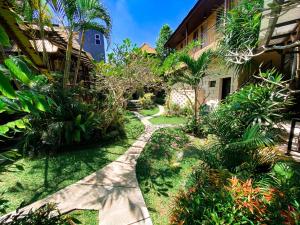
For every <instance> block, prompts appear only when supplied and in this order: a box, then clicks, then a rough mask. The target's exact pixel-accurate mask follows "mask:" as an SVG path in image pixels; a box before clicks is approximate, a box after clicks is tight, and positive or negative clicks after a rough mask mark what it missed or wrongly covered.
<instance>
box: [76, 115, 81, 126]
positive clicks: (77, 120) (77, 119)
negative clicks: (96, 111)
mask: <svg viewBox="0 0 300 225" xmlns="http://www.w3.org/2000/svg"><path fill="white" fill-rule="evenodd" d="M80 123H81V114H79V115H78V116H77V117H76V119H75V124H76V125H77V126H79V125H80Z"/></svg>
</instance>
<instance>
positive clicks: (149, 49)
mask: <svg viewBox="0 0 300 225" xmlns="http://www.w3.org/2000/svg"><path fill="white" fill-rule="evenodd" d="M140 49H141V50H142V51H143V52H146V53H148V54H155V55H156V54H157V52H156V50H155V49H154V48H152V47H151V46H150V45H149V44H147V43H144V44H143V45H142V46H141V47H140Z"/></svg>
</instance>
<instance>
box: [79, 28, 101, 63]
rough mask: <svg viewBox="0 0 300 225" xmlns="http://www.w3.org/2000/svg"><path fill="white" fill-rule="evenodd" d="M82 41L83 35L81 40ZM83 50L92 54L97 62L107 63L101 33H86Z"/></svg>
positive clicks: (94, 31)
mask: <svg viewBox="0 0 300 225" xmlns="http://www.w3.org/2000/svg"><path fill="white" fill-rule="evenodd" d="M80 39H81V33H80V34H79V39H78V40H80ZM83 49H84V51H85V52H88V53H90V54H91V56H92V57H93V59H94V60H95V61H96V62H100V61H102V60H104V61H105V42H104V36H103V34H102V33H101V32H99V31H96V30H87V31H85V39H84V45H83Z"/></svg>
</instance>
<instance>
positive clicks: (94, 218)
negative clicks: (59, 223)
mask: <svg viewBox="0 0 300 225" xmlns="http://www.w3.org/2000/svg"><path fill="white" fill-rule="evenodd" d="M68 215H69V216H71V217H73V218H76V220H78V221H80V223H76V225H77V224H78V225H79V224H83V225H98V224H99V219H98V216H99V212H98V211H94V210H75V211H72V212H70V213H68Z"/></svg>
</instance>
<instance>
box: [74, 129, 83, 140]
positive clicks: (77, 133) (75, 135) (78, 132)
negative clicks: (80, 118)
mask: <svg viewBox="0 0 300 225" xmlns="http://www.w3.org/2000/svg"><path fill="white" fill-rule="evenodd" d="M80 140H81V136H80V130H76V131H75V133H74V141H76V142H80Z"/></svg>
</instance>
